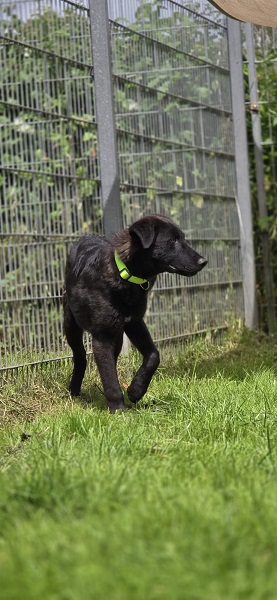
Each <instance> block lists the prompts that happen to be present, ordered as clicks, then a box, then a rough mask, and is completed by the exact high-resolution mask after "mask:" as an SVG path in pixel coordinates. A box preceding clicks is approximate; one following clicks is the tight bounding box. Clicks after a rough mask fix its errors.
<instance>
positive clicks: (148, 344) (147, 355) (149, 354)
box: [124, 321, 160, 403]
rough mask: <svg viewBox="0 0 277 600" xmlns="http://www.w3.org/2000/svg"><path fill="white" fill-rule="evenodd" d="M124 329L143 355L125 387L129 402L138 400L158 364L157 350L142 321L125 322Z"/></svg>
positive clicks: (145, 389)
mask: <svg viewBox="0 0 277 600" xmlns="http://www.w3.org/2000/svg"><path fill="white" fill-rule="evenodd" d="M124 331H125V333H126V335H127V336H128V338H129V340H130V341H131V342H132V344H133V345H134V346H135V347H136V348H137V350H138V351H139V352H140V353H141V354H142V356H143V363H142V365H141V367H140V368H139V370H138V371H137V373H136V374H135V376H134V378H133V381H132V382H131V384H130V385H129V387H128V389H127V393H128V397H129V399H130V400H131V402H134V403H135V402H138V401H139V400H140V399H141V398H142V396H143V395H144V394H145V392H146V391H147V388H148V386H149V383H150V381H151V379H152V377H153V375H154V373H155V371H156V369H157V368H158V366H159V364H160V357H159V352H158V350H157V348H156V346H155V344H154V342H153V340H152V338H151V335H150V333H149V331H148V329H147V327H146V325H145V323H144V321H130V322H129V323H126V325H125V327H124Z"/></svg>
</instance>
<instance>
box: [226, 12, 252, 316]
mask: <svg viewBox="0 0 277 600" xmlns="http://www.w3.org/2000/svg"><path fill="white" fill-rule="evenodd" d="M227 27H228V53H229V68H230V83H231V100H232V111H233V131H234V146H235V163H236V179H237V196H238V211H239V219H240V239H241V260H242V275H243V294H244V310H245V324H246V326H247V327H250V328H253V327H257V325H258V319H257V301H256V275H255V254H254V243H253V225H252V210H251V196H250V185H249V163H248V146H247V133H246V119H245V100H244V83H243V64H242V44H241V30H240V23H239V22H238V21H235V20H234V19H230V18H228V19H227Z"/></svg>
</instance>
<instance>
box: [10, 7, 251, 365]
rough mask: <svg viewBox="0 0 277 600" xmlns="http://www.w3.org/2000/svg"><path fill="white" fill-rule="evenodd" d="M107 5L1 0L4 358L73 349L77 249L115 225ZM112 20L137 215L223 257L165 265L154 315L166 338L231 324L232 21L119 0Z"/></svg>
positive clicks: (116, 85) (116, 93)
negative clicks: (69, 312) (194, 270)
mask: <svg viewBox="0 0 277 600" xmlns="http://www.w3.org/2000/svg"><path fill="white" fill-rule="evenodd" d="M93 6H94V2H91V11H90V12H89V7H88V5H87V4H86V3H84V4H82V5H81V4H79V3H78V2H73V1H71V0H31V1H28V0H23V1H22V0H18V1H15V2H13V3H12V4H11V3H10V1H9V0H6V1H5V0H2V3H1V9H0V10H1V20H0V34H1V35H0V60H1V71H0V165H1V179H0V183H1V204H0V207H1V213H0V215H1V220H0V237H1V257H0V270H1V291H0V304H1V315H0V348H1V354H0V361H1V362H0V367H1V368H2V369H6V368H7V367H8V366H14V365H19V364H21V363H22V364H24V363H26V362H32V361H34V360H42V359H49V358H51V357H53V356H55V357H63V356H65V355H66V354H67V353H68V348H67V346H66V344H65V342H64V338H63V331H62V314H61V290H62V285H63V273H64V264H65V259H66V254H67V251H68V248H69V245H70V244H71V243H72V241H73V240H74V239H75V238H77V237H79V236H80V235H81V234H83V233H88V232H89V233H94V234H102V233H106V231H104V229H105V227H104V226H103V210H102V209H103V189H104V184H105V177H106V173H105V170H104V169H103V168H102V172H101V173H100V164H99V155H100V149H101V137H100V131H101V127H100V123H99V119H98V112H97V111H96V110H95V103H96V96H95V94H96V85H95V83H96V82H95V79H94V71H93V62H92V44H91V31H93V26H92V27H91V25H92V23H91V21H90V19H91V20H93V19H94V18H96V16H95V15H94V14H93V10H94V9H93ZM109 17H110V29H109V35H110V43H111V54H112V66H113V110H114V113H115V127H116V134H117V149H118V157H117V160H118V164H119V180H120V202H121V214H122V215H123V224H124V226H126V225H128V224H130V223H131V222H132V221H133V220H134V219H136V218H138V217H140V216H141V215H144V214H147V213H152V212H158V213H163V214H167V215H169V216H171V217H172V218H173V219H174V220H175V221H176V222H177V223H179V225H180V226H181V227H182V228H183V229H184V230H185V232H186V234H187V237H188V238H189V239H190V240H191V241H192V243H193V245H194V246H195V248H196V249H198V250H199V251H200V253H201V254H203V255H204V256H206V257H207V258H208V260H209V265H208V267H207V268H206V269H205V270H204V271H203V272H202V273H201V274H200V275H199V276H196V277H195V278H194V279H193V280H185V279H182V278H181V277H178V276H177V277H176V276H171V275H169V274H164V275H162V276H160V278H159V279H158V282H157V284H156V286H155V288H154V289H153V291H152V292H151V294H150V298H149V307H148V311H147V316H146V320H147V323H148V325H149V327H150V330H151V332H152V334H153V337H154V338H155V339H156V340H171V339H178V338H180V339H181V338H183V337H185V336H186V335H188V334H193V333H196V332H199V331H203V330H208V329H210V328H213V329H220V328H224V327H226V326H227V325H228V324H229V323H230V322H231V321H233V319H234V318H239V317H243V315H244V304H243V282H242V271H241V257H240V229H239V218H238V210H237V187H236V170H235V156H234V144H233V140H234V136H233V127H232V107H231V93H230V72H229V61H228V43H227V22H226V19H225V17H223V16H222V15H220V13H218V12H217V11H215V9H214V8H213V7H212V6H211V5H210V4H209V3H208V2H204V1H202V2H201V3H199V2H195V3H194V2H190V5H189V6H188V5H182V4H181V3H178V2H174V1H173V0H155V1H152V2H147V1H143V0H110V1H109ZM105 77H106V74H105V73H103V85H104V84H106V81H105ZM97 94H98V98H97V101H98V105H99V91H98V92H97ZM96 104H97V103H96ZM96 116H97V118H96ZM116 202H117V198H116V197H115V198H114V205H113V204H112V203H110V205H109V207H108V208H109V211H110V216H109V221H110V222H112V220H113V211H114V210H115V211H116V209H117V207H116Z"/></svg>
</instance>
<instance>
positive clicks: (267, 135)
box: [244, 27, 277, 328]
mask: <svg viewBox="0 0 277 600" xmlns="http://www.w3.org/2000/svg"><path fill="white" fill-rule="evenodd" d="M254 43H255V56H256V70H257V84H258V92H259V110H260V118H261V130H262V141H263V164H264V172H265V191H266V204H267V210H268V217H267V218H265V217H263V218H261V217H260V216H259V211H258V192H257V184H256V173H255V158H254V145H253V138H252V125H251V112H250V111H248V112H247V126H248V137H249V141H250V143H249V157H250V176H251V193H252V201H253V203H252V206H253V216H254V232H255V249H256V264H257V280H258V299H259V310H260V320H261V325H262V326H263V327H265V328H266V326H267V323H266V310H265V297H264V270H263V263H262V255H263V254H262V234H263V232H264V231H267V232H268V233H269V237H270V245H271V260H272V267H273V277H274V289H275V304H277V261H276V258H275V257H276V255H277V211H276V207H277V192H276V174H277V146H276V139H277V100H276V98H277V76H276V75H277V66H276V65H277V63H276V40H275V37H274V30H272V29H270V28H261V27H255V28H254ZM244 69H245V89H246V98H247V100H248V101H249V84H248V72H247V64H245V67H244Z"/></svg>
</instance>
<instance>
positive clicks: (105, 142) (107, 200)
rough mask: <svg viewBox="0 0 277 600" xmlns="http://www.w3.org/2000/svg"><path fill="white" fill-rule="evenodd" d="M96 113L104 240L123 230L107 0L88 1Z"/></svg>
mask: <svg viewBox="0 0 277 600" xmlns="http://www.w3.org/2000/svg"><path fill="white" fill-rule="evenodd" d="M89 15H90V30H91V50H92V59H93V73H94V89H95V111H96V119H97V134H98V148H99V159H100V172H101V188H102V206H103V229H104V233H105V235H106V237H108V238H109V237H110V236H111V234H112V233H114V232H115V231H118V230H119V229H121V228H122V223H123V220H122V211H121V204H120V189H119V167H118V153H117V142H116V131H115V116H114V105H113V84H112V64H111V47H110V32H109V17H108V6H107V0H89Z"/></svg>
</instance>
